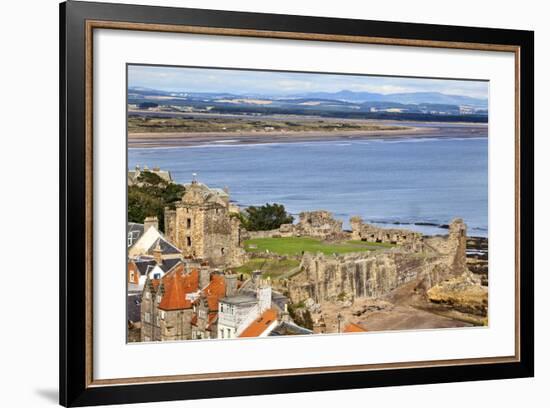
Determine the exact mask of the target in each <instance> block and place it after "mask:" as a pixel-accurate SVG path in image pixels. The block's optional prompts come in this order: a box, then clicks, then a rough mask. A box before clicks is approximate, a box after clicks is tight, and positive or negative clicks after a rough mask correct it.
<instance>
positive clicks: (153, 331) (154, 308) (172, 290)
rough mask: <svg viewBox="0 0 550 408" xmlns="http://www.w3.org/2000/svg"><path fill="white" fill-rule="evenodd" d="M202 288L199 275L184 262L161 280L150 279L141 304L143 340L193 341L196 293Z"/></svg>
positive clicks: (144, 289)
mask: <svg viewBox="0 0 550 408" xmlns="http://www.w3.org/2000/svg"><path fill="white" fill-rule="evenodd" d="M198 288H199V272H198V270H197V269H193V270H191V271H190V272H187V271H186V268H185V264H184V263H182V264H180V265H179V266H177V267H176V268H174V269H173V270H172V271H170V272H169V273H168V274H166V275H165V276H163V277H162V278H160V279H155V278H153V279H147V281H146V284H145V286H144V288H143V295H142V302H141V341H166V340H186V339H190V338H191V319H192V318H193V314H194V310H193V297H192V294H193V293H195V292H197V291H198Z"/></svg>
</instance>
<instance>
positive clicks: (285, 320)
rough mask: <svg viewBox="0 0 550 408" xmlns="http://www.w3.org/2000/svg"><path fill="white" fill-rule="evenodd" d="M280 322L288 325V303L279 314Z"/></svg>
mask: <svg viewBox="0 0 550 408" xmlns="http://www.w3.org/2000/svg"><path fill="white" fill-rule="evenodd" d="M281 322H283V323H290V314H289V313H288V303H285V309H284V311H283V313H281Z"/></svg>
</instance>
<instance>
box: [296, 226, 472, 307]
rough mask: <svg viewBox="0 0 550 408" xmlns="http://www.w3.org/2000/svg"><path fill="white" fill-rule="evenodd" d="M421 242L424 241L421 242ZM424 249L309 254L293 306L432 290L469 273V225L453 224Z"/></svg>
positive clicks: (431, 240) (297, 285) (299, 280)
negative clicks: (412, 286) (406, 287)
mask: <svg viewBox="0 0 550 408" xmlns="http://www.w3.org/2000/svg"><path fill="white" fill-rule="evenodd" d="M420 240H422V238H420ZM422 248H424V249H423V250H422V251H420V252H419V251H416V250H413V249H411V248H408V247H406V246H398V247H395V248H392V249H390V250H387V251H375V252H365V253H355V254H346V255H340V256H325V255H323V254H321V253H319V254H305V255H304V257H303V258H302V263H301V269H302V273H299V274H298V275H296V276H295V277H293V278H292V279H291V280H290V281H289V283H288V288H289V293H290V298H291V300H292V302H294V303H298V302H301V301H305V300H307V299H313V300H314V301H315V302H316V303H320V302H323V301H335V300H341V299H342V298H346V299H355V298H362V297H379V296H383V295H385V294H388V293H389V292H390V291H392V290H393V289H395V288H397V287H399V286H401V285H403V284H404V283H407V282H410V281H412V280H417V281H418V282H419V286H423V287H424V288H425V289H429V288H430V287H432V286H433V285H436V284H438V283H439V282H442V281H443V280H445V279H448V278H450V277H453V276H460V275H462V274H463V273H464V272H467V268H466V226H465V224H464V222H463V221H462V220H460V219H457V220H454V221H453V222H452V223H451V225H450V229H449V235H448V237H446V238H442V237H440V238H437V239H432V238H430V239H426V245H425V246H424V245H422Z"/></svg>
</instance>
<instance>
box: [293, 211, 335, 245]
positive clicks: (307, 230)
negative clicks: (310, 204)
mask: <svg viewBox="0 0 550 408" xmlns="http://www.w3.org/2000/svg"><path fill="white" fill-rule="evenodd" d="M295 229H296V231H297V232H298V233H300V234H301V235H306V236H308V237H316V238H321V239H328V238H331V237H332V236H337V235H340V234H341V233H342V232H343V230H342V221H340V220H336V219H334V218H333V217H332V213H331V212H329V211H324V210H318V211H306V212H301V213H300V219H299V221H298V224H296V226H295Z"/></svg>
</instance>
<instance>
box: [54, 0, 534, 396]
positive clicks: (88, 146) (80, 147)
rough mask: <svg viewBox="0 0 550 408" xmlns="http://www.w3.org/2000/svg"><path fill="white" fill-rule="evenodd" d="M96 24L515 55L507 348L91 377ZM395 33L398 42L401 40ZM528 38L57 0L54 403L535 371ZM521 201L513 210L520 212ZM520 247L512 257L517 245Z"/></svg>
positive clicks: (486, 31) (529, 34) (282, 390)
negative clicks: (485, 353)
mask: <svg viewBox="0 0 550 408" xmlns="http://www.w3.org/2000/svg"><path fill="white" fill-rule="evenodd" d="M97 28H110V29H120V30H138V31H161V32H184V33H200V34H212V35H231V36H251V37H266V38H285V39H301V40H317V41H333V42H354V43H370V44H373V43H375V44H386V45H401V46H422V47H437V48H456V49H474V50H490V51H507V52H514V53H515V58H516V163H515V168H516V265H515V267H516V312H517V313H516V316H517V318H516V352H515V355H514V356H503V357H493V358H479V359H463V360H446V361H422V362H407V363H405V364H404V363H393V364H373V365H367V366H364V365H363V366H358V365H354V366H338V367H318V368H315V367H308V368H303V369H293V370H268V371H260V372H237V373H215V374H201V375H186V376H165V377H151V378H124V379H112V380H94V378H93V368H92V352H93V348H92V344H93V332H92V323H91V322H92V267H93V265H92V238H93V217H92V197H93V195H92V194H93V180H92V158H93V146H92V133H93V129H92V114H93V112H92V107H93V104H92V89H93V84H92V66H93V64H92V55H93V41H92V38H93V37H92V33H93V30H94V29H97ZM403 33H406V38H405V37H404V34H403ZM533 52H534V35H533V32H528V31H515V30H500V29H485V28H466V27H454V26H436V25H424V24H410V23H393V22H379V21H360V20H347V19H330V18H317V17H301V16H282V15H270V14H253V13H236V12H226V11H206V10H196V9H173V8H163V7H149V6H130V5H115V4H101V3H88V2H86V3H80V2H73V1H70V2H67V3H63V4H61V7H60V67H61V70H60V157H61V163H60V169H61V170H60V184H61V188H60V202H61V207H60V220H61V221H60V231H61V234H60V235H61V241H60V403H61V404H63V405H65V406H82V405H97V404H115V403H130V402H146V401H161V400H174V399H194V398H206V397H225V396H237V395H253V394H271V393H287V392H303V391H319V390H334V389H351V388H362V387H374V386H389V385H404V384H421V383H435V382H451V381H469V380H483V379H497V378H515V377H529V376H533V374H534V319H533V314H534V312H533V292H534V280H533V279H534V278H533V275H534V263H533V236H534V231H533V222H534V211H533V207H534V204H533V197H534V185H533V181H534V175H533V173H534V170H533V156H534V153H533V152H534V146H533V142H534V138H533V134H534V130H533V126H534V124H533V117H534V107H533V99H534V97H533V94H534V65H533V61H534V55H533ZM520 203H521V208H520ZM521 247H523V250H522V251H521V253H520V248H521Z"/></svg>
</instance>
